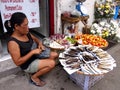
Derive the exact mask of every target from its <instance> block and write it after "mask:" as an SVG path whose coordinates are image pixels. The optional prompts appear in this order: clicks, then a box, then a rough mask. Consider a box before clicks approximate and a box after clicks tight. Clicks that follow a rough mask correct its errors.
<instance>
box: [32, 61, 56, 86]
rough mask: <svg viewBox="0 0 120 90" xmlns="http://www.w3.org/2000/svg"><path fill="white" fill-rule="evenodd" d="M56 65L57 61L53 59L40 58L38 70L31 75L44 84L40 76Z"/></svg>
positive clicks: (33, 78)
mask: <svg viewBox="0 0 120 90" xmlns="http://www.w3.org/2000/svg"><path fill="white" fill-rule="evenodd" d="M54 67H55V61H54V60H52V59H43V60H42V59H41V60H39V65H38V71H37V72H36V73H34V74H33V75H32V76H31V79H32V80H33V81H35V82H36V83H37V84H39V85H40V86H42V85H43V84H44V83H43V82H42V81H41V80H40V79H39V76H41V75H43V74H46V73H47V72H49V71H51V70H52V69H53V68H54Z"/></svg>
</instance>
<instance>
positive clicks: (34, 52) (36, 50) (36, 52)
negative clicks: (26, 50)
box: [32, 48, 42, 54]
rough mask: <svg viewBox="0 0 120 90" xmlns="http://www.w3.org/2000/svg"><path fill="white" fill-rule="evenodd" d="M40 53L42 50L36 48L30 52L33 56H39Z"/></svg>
mask: <svg viewBox="0 0 120 90" xmlns="http://www.w3.org/2000/svg"><path fill="white" fill-rule="evenodd" d="M41 52H42V49H39V48H36V49H33V50H32V53H33V54H40V53H41Z"/></svg>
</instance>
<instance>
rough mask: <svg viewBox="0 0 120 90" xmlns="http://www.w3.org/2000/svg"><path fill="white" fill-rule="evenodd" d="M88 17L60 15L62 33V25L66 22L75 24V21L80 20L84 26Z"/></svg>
mask: <svg viewBox="0 0 120 90" xmlns="http://www.w3.org/2000/svg"><path fill="white" fill-rule="evenodd" d="M88 18H89V16H80V17H65V16H63V15H61V22H62V34H64V25H65V24H66V23H70V24H74V25H76V23H77V22H79V21H81V22H82V23H83V24H84V26H86V25H87V20H88Z"/></svg>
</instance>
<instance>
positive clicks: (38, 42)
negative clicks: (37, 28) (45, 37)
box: [31, 34, 45, 50]
mask: <svg viewBox="0 0 120 90" xmlns="http://www.w3.org/2000/svg"><path fill="white" fill-rule="evenodd" d="M31 37H32V39H33V40H34V41H35V42H36V43H37V46H38V48H39V49H42V50H45V47H44V46H43V44H42V42H41V41H40V40H39V39H38V38H37V37H35V36H34V35H32V34H31Z"/></svg>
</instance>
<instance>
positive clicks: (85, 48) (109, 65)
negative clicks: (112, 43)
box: [59, 45, 116, 75]
mask: <svg viewBox="0 0 120 90" xmlns="http://www.w3.org/2000/svg"><path fill="white" fill-rule="evenodd" d="M59 58H60V59H59V61H60V63H61V64H62V65H63V66H64V69H65V70H66V71H67V72H68V73H69V74H72V73H74V72H76V71H77V72H79V73H81V74H87V75H100V74H104V73H107V72H109V71H111V70H113V68H114V67H116V62H115V60H114V58H113V57H112V56H111V55H110V54H108V53H107V51H104V50H102V49H101V48H99V47H97V46H91V45H79V46H72V47H70V48H68V49H66V50H65V51H64V52H63V53H61V54H60V56H59Z"/></svg>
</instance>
